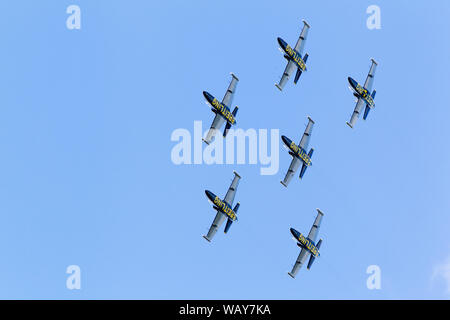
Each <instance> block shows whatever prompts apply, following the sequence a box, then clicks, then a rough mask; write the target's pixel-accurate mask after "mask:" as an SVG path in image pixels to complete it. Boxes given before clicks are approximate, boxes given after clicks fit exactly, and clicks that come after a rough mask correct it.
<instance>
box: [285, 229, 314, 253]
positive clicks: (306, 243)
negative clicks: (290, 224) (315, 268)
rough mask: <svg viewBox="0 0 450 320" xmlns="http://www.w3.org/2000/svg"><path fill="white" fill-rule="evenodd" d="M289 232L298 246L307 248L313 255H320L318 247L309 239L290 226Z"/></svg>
mask: <svg viewBox="0 0 450 320" xmlns="http://www.w3.org/2000/svg"><path fill="white" fill-rule="evenodd" d="M291 233H292V236H293V237H294V239H295V240H296V241H297V245H298V246H299V247H300V248H303V249H305V250H308V251H309V252H310V253H311V254H312V255H313V256H314V257H318V256H320V253H319V249H318V248H317V247H316V245H315V244H314V242H313V241H312V240H311V239H309V238H308V237H305V236H304V235H302V234H301V233H300V232H298V231H297V230H295V229H294V228H291Z"/></svg>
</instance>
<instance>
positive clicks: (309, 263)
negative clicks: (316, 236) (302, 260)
mask: <svg viewBox="0 0 450 320" xmlns="http://www.w3.org/2000/svg"><path fill="white" fill-rule="evenodd" d="M321 244H322V239H320V240H319V242H318V243H317V245H316V248H317V249H319V248H320V245H321ZM314 260H316V257H315V256H313V255H311V257H310V258H309V261H308V267H307V269H308V270H309V269H311V266H312V264H313V262H314Z"/></svg>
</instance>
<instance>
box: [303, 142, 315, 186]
mask: <svg viewBox="0 0 450 320" xmlns="http://www.w3.org/2000/svg"><path fill="white" fill-rule="evenodd" d="M313 153H314V149H313V148H311V150H309V152H308V157H309V158H310V159H311V157H312V155H313ZM307 168H308V166H307V165H306V163H303V165H302V169H301V170H300V179H302V178H303V175H304V174H305V172H306V169H307Z"/></svg>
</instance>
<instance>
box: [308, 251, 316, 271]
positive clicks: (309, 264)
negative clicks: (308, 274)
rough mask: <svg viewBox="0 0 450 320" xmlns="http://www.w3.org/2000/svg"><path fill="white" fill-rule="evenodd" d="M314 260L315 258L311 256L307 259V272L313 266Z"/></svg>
mask: <svg viewBox="0 0 450 320" xmlns="http://www.w3.org/2000/svg"><path fill="white" fill-rule="evenodd" d="M315 259H316V257H314V256H313V255H311V257H310V258H309V261H308V267H307V269H308V270H309V269H311V266H312V264H313V262H314V260H315Z"/></svg>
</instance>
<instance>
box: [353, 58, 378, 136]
mask: <svg viewBox="0 0 450 320" xmlns="http://www.w3.org/2000/svg"><path fill="white" fill-rule="evenodd" d="M370 60H371V61H372V65H371V66H370V70H369V74H368V75H367V79H366V82H365V83H364V87H363V86H361V85H360V84H359V83H358V82H356V81H355V80H354V79H352V78H351V77H348V82H349V84H350V86H349V88H350V90H351V91H352V92H353V95H354V96H355V98H356V107H355V110H354V111H353V114H352V117H351V119H350V122H347V125H348V126H349V127H350V128H353V126H354V125H355V123H356V120H358V118H359V114H360V113H361V110H362V107H363V106H364V104H365V105H366V109H365V110H364V116H363V119H364V120H366V119H367V116H368V115H369V111H370V109H373V108H375V102H374V101H373V100H374V99H375V94H376V93H377V91H376V90H373V91H372V93H371V92H370V91H371V90H372V86H373V80H374V76H375V70H376V67H377V65H378V63H377V62H376V61H375V60H374V59H370Z"/></svg>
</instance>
